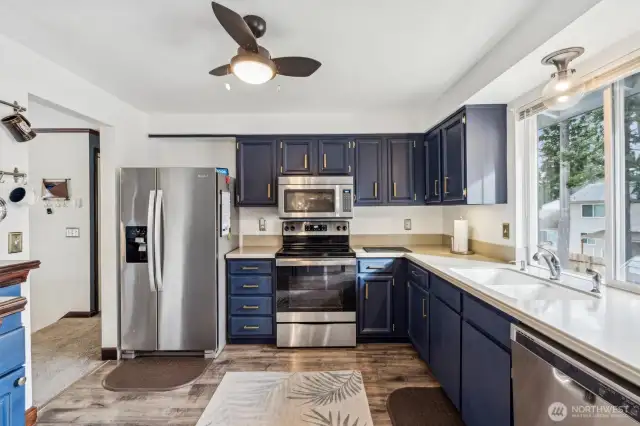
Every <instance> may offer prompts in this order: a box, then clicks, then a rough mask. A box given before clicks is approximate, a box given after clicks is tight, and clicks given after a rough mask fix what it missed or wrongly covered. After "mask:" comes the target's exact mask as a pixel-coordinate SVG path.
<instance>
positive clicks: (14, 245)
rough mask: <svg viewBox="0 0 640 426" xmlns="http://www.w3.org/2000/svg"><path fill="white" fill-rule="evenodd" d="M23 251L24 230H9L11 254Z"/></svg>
mask: <svg viewBox="0 0 640 426" xmlns="http://www.w3.org/2000/svg"><path fill="white" fill-rule="evenodd" d="M13 253H22V232H9V254H13Z"/></svg>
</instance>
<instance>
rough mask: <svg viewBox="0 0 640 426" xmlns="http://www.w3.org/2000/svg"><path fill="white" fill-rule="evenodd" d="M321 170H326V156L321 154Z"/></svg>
mask: <svg viewBox="0 0 640 426" xmlns="http://www.w3.org/2000/svg"><path fill="white" fill-rule="evenodd" d="M322 168H323V169H326V168H327V154H326V153H325V154H323V156H322Z"/></svg>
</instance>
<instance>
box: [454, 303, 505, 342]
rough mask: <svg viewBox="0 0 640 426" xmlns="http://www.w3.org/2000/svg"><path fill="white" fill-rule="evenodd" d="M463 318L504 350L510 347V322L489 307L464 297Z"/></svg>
mask: <svg viewBox="0 0 640 426" xmlns="http://www.w3.org/2000/svg"><path fill="white" fill-rule="evenodd" d="M463 317H464V318H465V319H466V320H467V321H468V322H470V323H471V324H473V325H475V326H476V327H478V328H479V329H481V330H482V331H484V332H485V333H487V334H488V335H489V336H491V337H493V338H494V339H496V340H497V341H498V342H499V343H501V344H502V345H503V346H504V347H505V348H510V347H511V341H510V332H511V321H509V319H507V318H505V317H503V316H502V315H500V314H499V313H498V312H497V311H495V310H494V309H493V308H491V307H490V306H487V305H485V304H484V303H482V302H480V301H479V300H476V299H475V298H473V297H470V296H467V295H466V294H465V295H464V314H463Z"/></svg>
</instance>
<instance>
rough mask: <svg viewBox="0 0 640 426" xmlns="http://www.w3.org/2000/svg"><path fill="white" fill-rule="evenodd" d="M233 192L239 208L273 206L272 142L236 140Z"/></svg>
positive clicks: (273, 153)
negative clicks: (234, 187) (234, 186)
mask: <svg viewBox="0 0 640 426" xmlns="http://www.w3.org/2000/svg"><path fill="white" fill-rule="evenodd" d="M236 162H237V173H236V174H237V181H236V186H237V192H236V203H237V204H238V205H240V206H275V205H276V194H277V190H276V140H275V139H258V138H253V139H238V142H237V159H236Z"/></svg>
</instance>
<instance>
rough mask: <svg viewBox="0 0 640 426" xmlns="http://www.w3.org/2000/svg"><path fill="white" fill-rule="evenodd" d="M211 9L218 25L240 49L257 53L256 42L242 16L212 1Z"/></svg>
mask: <svg viewBox="0 0 640 426" xmlns="http://www.w3.org/2000/svg"><path fill="white" fill-rule="evenodd" d="M211 7H212V8H213V13H214V14H215V15H216V18H218V21H219V22H220V25H222V27H223V28H224V29H225V31H226V32H227V33H229V35H230V36H231V38H232V39H234V40H235V41H236V43H238V45H240V47H242V48H243V49H244V50H248V51H249V52H254V53H258V42H257V41H256V38H255V36H254V35H253V33H252V32H251V29H250V28H249V26H248V25H247V23H246V22H245V21H244V19H242V16H240V15H238V14H237V13H236V12H234V11H233V10H231V9H229V8H227V7H225V6H223V5H221V4H219V3H216V2H214V1H213V2H211Z"/></svg>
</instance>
